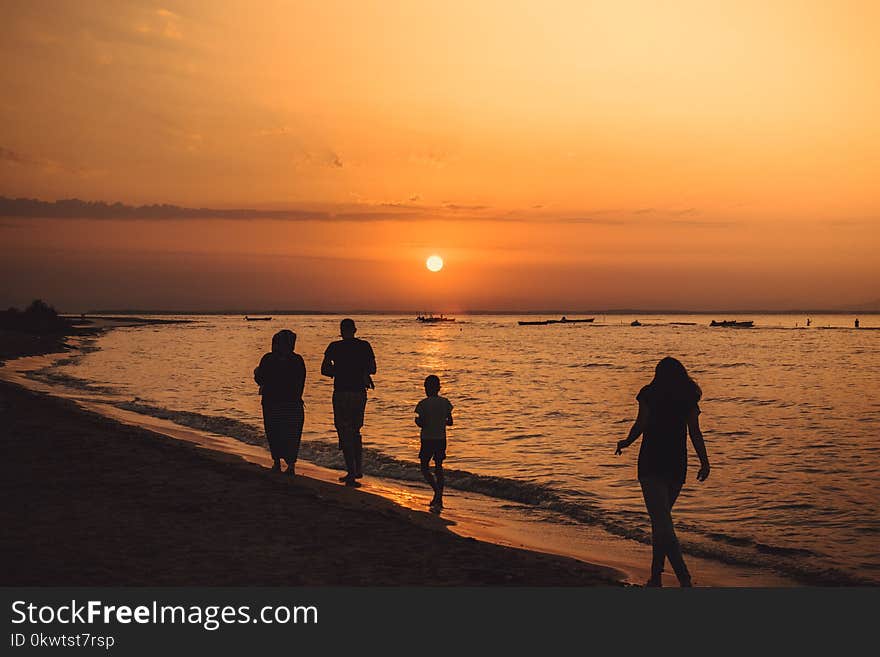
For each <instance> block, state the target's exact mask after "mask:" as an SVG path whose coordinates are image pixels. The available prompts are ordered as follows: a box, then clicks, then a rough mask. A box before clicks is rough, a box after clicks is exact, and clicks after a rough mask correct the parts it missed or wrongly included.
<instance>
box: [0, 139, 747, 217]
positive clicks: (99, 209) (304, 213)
mask: <svg viewBox="0 0 880 657" xmlns="http://www.w3.org/2000/svg"><path fill="white" fill-rule="evenodd" d="M0 159H7V160H10V159H14V160H15V161H16V162H17V161H20V160H23V159H26V158H23V157H22V156H21V155H20V154H17V153H15V152H13V151H10V150H8V149H2V150H0ZM462 209H467V210H470V211H480V214H478V215H470V214H468V213H466V212H462V211H461V210H462ZM491 210H492V208H491V207H489V206H483V205H462V204H456V203H443V204H442V205H428V204H419V203H409V202H404V201H366V200H364V199H358V201H357V202H355V203H335V204H333V203H331V204H323V205H322V204H314V205H312V206H307V205H294V206H291V207H288V208H281V209H254V208H191V207H181V206H177V205H169V204H152V205H141V206H133V205H126V204H123V203H107V202H104V201H82V200H79V199H65V200H59V201H51V202H50V201H39V200H37V199H23V198H19V199H13V198H5V197H0V217H17V218H32V219H39V218H58V219H65V218H70V219H116V220H126V219H175V220H181V219H226V220H258V219H270V220H278V221H327V222H334V221H336V222H377V221H454V222H497V223H510V224H535V225H553V224H556V225H561V224H582V225H596V226H651V225H665V226H670V227H675V226H680V227H683V228H688V227H690V228H707V229H714V228H727V227H729V226H732V225H733V222H731V221H723V220H709V219H705V220H703V219H696V218H684V219H683V218H680V217H679V216H678V215H676V214H675V213H666V214H663V215H657V216H651V217H648V218H644V217H643V215H640V214H639V213H638V212H635V211H632V210H630V211H626V210H597V211H595V212H592V213H590V214H570V215H550V214H547V213H543V214H539V213H529V212H513V213H511V212H500V211H496V212H493V211H491Z"/></svg>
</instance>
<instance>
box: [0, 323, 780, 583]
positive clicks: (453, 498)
mask: <svg viewBox="0 0 880 657" xmlns="http://www.w3.org/2000/svg"><path fill="white" fill-rule="evenodd" d="M125 325H126V326H137V325H138V323H137V322H131V323H126V324H125ZM116 326H118V324H116V323H115V322H114V323H113V324H111V325H108V326H104V327H103V328H102V329H101V330H100V331H94V332H92V331H90V332H89V333H88V334H87V335H85V336H83V335H82V334H79V337H80V338H81V339H82V341H86V340H89V338H91V337H93V336H94V335H96V334H97V335H100V334H103V333H104V332H105V331H106V330H109V329H111V328H114V327H116ZM89 341H90V340H89ZM81 346H82V345H76V344H74V345H73V346H71V345H67V348H66V349H65V351H70V350H71V349H73V350H76V349H77V348H81ZM49 363H51V360H50V357H49V356H46V355H44V356H38V357H30V358H28V357H22V358H21V359H20V360H18V361H17V362H16V363H15V365H14V366H10V367H7V368H4V369H3V370H0V380H5V381H6V382H8V383H12V384H14V385H17V386H20V387H21V388H24V389H26V390H28V391H31V392H35V393H39V394H42V395H45V396H47V397H49V398H52V399H60V400H65V401H67V402H68V403H70V402H73V403H75V404H76V405H77V406H78V407H79V408H78V409H77V410H80V409H85V411H91V412H92V413H97V414H98V415H100V416H102V417H104V418H110V419H111V420H116V421H118V422H121V423H122V424H124V425H127V426H129V427H133V428H138V429H146V430H148V431H150V432H155V433H159V434H162V435H164V436H165V437H166V438H171V439H174V440H177V441H182V442H184V443H191V444H195V445H197V446H199V447H201V448H205V449H208V450H212V451H215V452H219V453H220V454H221V456H223V457H224V458H225V457H229V456H233V457H238V458H240V459H242V460H244V461H247V462H250V463H253V464H257V465H260V466H261V467H263V468H266V469H268V467H269V466H270V465H271V462H270V459H269V457H268V452H267V451H266V449H265V445H263V444H262V443H259V442H258V443H257V444H256V445H254V444H253V442H251V441H248V442H243V441H241V440H236V439H235V438H233V437H231V436H229V435H226V434H222V433H221V434H216V433H212V432H211V430H210V429H207V428H205V427H200V426H186V425H185V424H178V423H177V422H176V421H173V420H171V419H161V418H160V417H157V416H154V415H144V414H142V413H141V412H138V411H137V409H127V408H124V407H122V406H124V405H119V404H118V403H114V401H113V400H112V399H111V398H105V397H104V395H103V394H101V393H100V392H99V393H98V394H94V393H93V392H91V391H89V393H88V394H84V393H83V391H81V390H75V389H70V388H68V386H67V384H66V383H65V382H63V381H61V382H43V381H39V380H36V379H34V378H31V377H30V376H28V375H27V372H29V371H31V370H34V369H37V370H39V369H41V368H43V367H45V366H47V365H48V364H49ZM325 465H327V464H325ZM297 471H298V474H299V473H301V474H306V475H307V476H308V477H310V478H313V479H315V480H318V481H323V482H325V483H327V484H328V485H330V486H331V487H332V488H333V489H338V488H340V486H339V484H338V483H337V482H336V479H337V476H338V474H339V472H338V471H337V470H336V469H335V468H334V466H333V465H329V467H324V466H322V465H316V464H314V463H311V462H308V461H304V460H300V462H299V464H298V468H297ZM359 493H366V494H372V495H375V496H379V497H381V498H384V499H385V500H389V501H391V502H393V503H394V504H395V505H397V506H399V507H401V508H403V509H404V510H408V511H410V512H412V513H415V514H417V516H416V517H421V516H425V515H426V514H425V510H426V507H427V501H428V498H429V497H430V495H429V493H430V491H429V490H428V488H427V486H425V485H422V484H421V482H412V481H402V480H399V479H396V478H393V479H384V478H381V477H377V476H369V475H368V476H367V477H366V478H365V479H364V488H362V489H360V490H359ZM448 493H449V494H448V496H447V497H449V498H450V502H451V503H450V504H447V508H446V509H444V511H443V513H442V516H443V522H445V523H446V527H447V531H448V532H449V533H454V534H455V535H457V536H460V537H466V538H470V539H476V540H478V541H482V542H486V543H490V544H493V545H498V546H506V547H512V548H517V549H523V550H528V551H531V552H535V553H540V554H553V555H559V556H561V557H563V558H567V559H575V560H577V561H579V562H585V563H588V564H602V565H603V566H605V567H606V570H608V569H610V570H611V571H613V572H614V575H613V579H616V580H617V581H618V582H620V581H622V582H625V583H627V584H641V582H643V581H645V580H646V579H647V576H648V574H649V573H648V570H649V563H650V545H645V544H644V543H642V542H637V541H632V540H626V539H623V538H621V537H620V536H615V535H612V534H609V533H608V532H607V531H606V530H605V529H603V528H602V527H601V526H592V525H590V524H587V525H576V526H573V525H572V524H571V523H570V520H569V519H567V518H563V517H558V518H557V517H556V516H555V515H554V514H553V512H551V511H548V510H546V509H540V508H538V507H535V508H532V507H530V506H528V505H516V504H511V503H508V502H505V501H504V500H499V499H498V498H495V497H491V496H488V495H484V494H481V493H469V492H463V491H459V490H452V489H451V490H450V491H448ZM690 562H691V563H693V566H694V569H695V571H696V572H698V573H699V576H698V579H697V584H698V585H703V586H737V587H743V586H746V587H754V586H776V587H778V586H782V587H787V586H794V585H797V581H795V580H793V579H791V578H789V577H787V576H784V575H780V574H777V573H774V572H768V571H764V570H759V569H756V568H752V567H749V566H741V565H733V564H730V563H726V562H723V561H722V562H719V561H715V560H713V559H707V558H702V557H691V558H690ZM664 580H665V581H666V585H668V586H675V585H676V583H675V582H674V577H673V576H672V575H671V574H669V573H667V574H666V575H664Z"/></svg>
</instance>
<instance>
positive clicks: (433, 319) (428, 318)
mask: <svg viewBox="0 0 880 657" xmlns="http://www.w3.org/2000/svg"><path fill="white" fill-rule="evenodd" d="M416 321H419V322H423V323H425V324H436V323H438V322H454V321H455V318H454V317H447V316H446V315H443V314H440V315H435V314H434V313H422V314H421V315H419V316H418V317H416Z"/></svg>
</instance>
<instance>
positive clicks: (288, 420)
mask: <svg viewBox="0 0 880 657" xmlns="http://www.w3.org/2000/svg"><path fill="white" fill-rule="evenodd" d="M304 421H305V411H304V410H303V403H302V400H301V399H297V400H295V401H280V402H279V401H272V402H269V403H264V404H263V427H264V428H265V429H266V440H268V441H269V450H270V451H271V452H272V458H273V459H275V460H277V459H284V460H285V461H287V462H288V463H296V457H297V456H298V455H299V444H300V441H301V440H302V431H303V422H304Z"/></svg>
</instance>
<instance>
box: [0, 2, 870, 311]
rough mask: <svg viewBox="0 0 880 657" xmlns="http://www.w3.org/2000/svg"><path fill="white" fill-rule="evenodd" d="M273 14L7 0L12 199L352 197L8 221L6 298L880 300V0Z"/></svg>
mask: <svg viewBox="0 0 880 657" xmlns="http://www.w3.org/2000/svg"><path fill="white" fill-rule="evenodd" d="M256 7H257V5H254V4H253V3H249V2H213V3H204V2H159V3H151V2H134V1H130V2H88V1H78V2H12V3H4V4H3V6H2V8H0V21H2V23H3V25H4V39H2V40H0V61H3V65H2V66H0V84H2V88H3V89H4V93H3V94H2V97H0V195H5V196H15V197H18V196H28V197H36V198H41V199H45V200H54V199H56V198H66V197H78V198H83V199H89V200H106V201H117V200H119V201H123V202H126V203H133V204H141V203H155V202H159V203H174V204H177V205H182V206H209V207H249V208H250V207H252V208H291V209H298V210H302V209H305V210H313V209H319V208H320V209H323V210H326V211H329V212H330V213H335V214H336V215H337V217H335V218H330V219H323V220H316V221H278V220H276V221H267V220H255V221H231V220H230V221H217V220H215V221H207V220H188V221H106V220H105V221H81V220H77V221H73V220H41V219H37V220H35V219H29V220H19V219H10V218H0V257H2V263H0V275H2V278H3V280H2V281H0V303H4V304H9V303H24V302H26V301H28V300H29V299H30V298H31V297H33V296H43V297H46V298H47V299H48V300H50V301H52V302H55V303H57V304H58V305H60V306H62V307H68V308H71V309H82V308H87V307H95V306H105V307H106V306H114V307H125V306H139V307H145V306H146V307H162V308H194V309H209V308H219V307H222V308H245V307H256V306H263V307H298V308H318V309H334V308H338V309H343V308H349V309H350V308H414V309H421V308H426V309H431V308H437V309H441V308H442V309H452V310H455V309H459V310H460V309H466V308H523V309H528V308H566V307H569V308H573V309H576V308H596V309H600V308H613V307H632V306H640V307H654V308H658V307H666V308H668V307H679V308H735V307H762V308H766V307H778V308H786V307H796V306H800V307H804V306H810V307H819V306H827V307H839V306H841V305H846V304H856V303H861V302H866V301H872V300H875V299H877V298H878V297H880V292H878V291H877V290H878V285H877V281H878V280H880V258H877V256H876V253H877V250H878V246H880V195H878V193H877V191H876V190H877V188H878V187H880V185H878V181H880V118H878V117H880V83H878V77H877V71H878V62H880V40H878V39H877V38H876V26H877V25H880V4H878V3H876V2H836V3H828V2H809V1H807V0H801V1H797V2H783V1H777V2H720V3H707V2H697V1H694V2H671V3H656V2H647V1H646V2H626V1H615V2H610V1H609V2H585V1H577V2H547V1H544V2H516V3H512V2H475V1H474V2H460V3H458V2H437V3H430V2H328V1H323V2H320V3H296V2H265V3H260V5H259V8H258V9H257V8H256ZM343 214H345V215H348V216H349V217H350V218H349V219H345V218H340V217H339V215H343ZM433 252H438V253H440V254H441V255H443V256H444V258H445V260H446V263H447V266H446V268H445V269H444V271H443V272H441V273H440V274H437V275H431V274H428V273H427V272H426V271H425V269H424V259H425V257H427V255H429V254H430V253H433Z"/></svg>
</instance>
